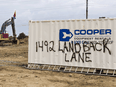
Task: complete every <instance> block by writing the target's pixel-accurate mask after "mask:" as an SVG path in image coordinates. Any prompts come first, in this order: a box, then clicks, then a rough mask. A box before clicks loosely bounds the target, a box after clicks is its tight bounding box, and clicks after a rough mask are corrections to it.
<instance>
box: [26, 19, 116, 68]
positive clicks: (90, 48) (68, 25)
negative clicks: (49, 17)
mask: <svg viewBox="0 0 116 87" xmlns="http://www.w3.org/2000/svg"><path fill="white" fill-rule="evenodd" d="M28 63H33V64H50V65H64V66H78V67H90V68H103V69H116V19H114V18H113V19H87V20H86V19H84V20H53V21H29V52H28Z"/></svg>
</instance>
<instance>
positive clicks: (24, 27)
mask: <svg viewBox="0 0 116 87" xmlns="http://www.w3.org/2000/svg"><path fill="white" fill-rule="evenodd" d="M88 3H89V7H88V9H89V13H88V14H89V17H88V18H90V19H91V18H92V19H93V18H99V17H102V16H104V17H109V18H115V17H116V0H88ZM15 10H16V20H15V25H16V26H15V28H16V34H17V36H18V35H19V33H22V32H24V33H25V34H26V35H28V22H29V20H67V19H85V18H86V0H0V17H1V18H0V25H1V26H2V23H3V22H4V21H5V20H7V19H9V18H11V16H13V14H14V11H15ZM6 31H7V32H8V33H9V34H10V35H12V28H11V26H9V27H7V29H6Z"/></svg>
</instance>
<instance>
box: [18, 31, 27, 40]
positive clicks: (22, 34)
mask: <svg viewBox="0 0 116 87" xmlns="http://www.w3.org/2000/svg"><path fill="white" fill-rule="evenodd" d="M26 37H28V36H26V35H25V34H24V33H23V32H22V33H20V34H19V36H18V37H17V39H24V38H26Z"/></svg>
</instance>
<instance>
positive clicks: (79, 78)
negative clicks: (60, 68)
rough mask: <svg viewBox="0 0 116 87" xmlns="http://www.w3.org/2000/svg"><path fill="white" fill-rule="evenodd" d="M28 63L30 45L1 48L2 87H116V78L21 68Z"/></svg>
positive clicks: (0, 84)
mask: <svg viewBox="0 0 116 87" xmlns="http://www.w3.org/2000/svg"><path fill="white" fill-rule="evenodd" d="M13 61H14V62H13ZM27 63H28V44H22V45H13V46H5V47H0V87H116V78H115V77H109V76H97V75H84V74H77V73H63V72H52V71H40V70H29V69H26V68H24V67H21V66H23V65H26V64H27Z"/></svg>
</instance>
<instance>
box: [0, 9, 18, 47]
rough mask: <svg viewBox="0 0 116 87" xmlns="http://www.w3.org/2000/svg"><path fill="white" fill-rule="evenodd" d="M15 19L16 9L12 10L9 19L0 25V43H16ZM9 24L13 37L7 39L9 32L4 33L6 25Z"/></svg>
mask: <svg viewBox="0 0 116 87" xmlns="http://www.w3.org/2000/svg"><path fill="white" fill-rule="evenodd" d="M15 19H16V11H15V12H14V15H13V17H11V19H8V20H6V21H5V22H4V23H3V24H2V27H1V30H0V45H4V43H9V42H12V43H13V44H17V38H16V33H15V23H14V20H15ZM9 25H11V26H12V31H13V38H12V39H9V34H8V33H6V27H7V26H9Z"/></svg>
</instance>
